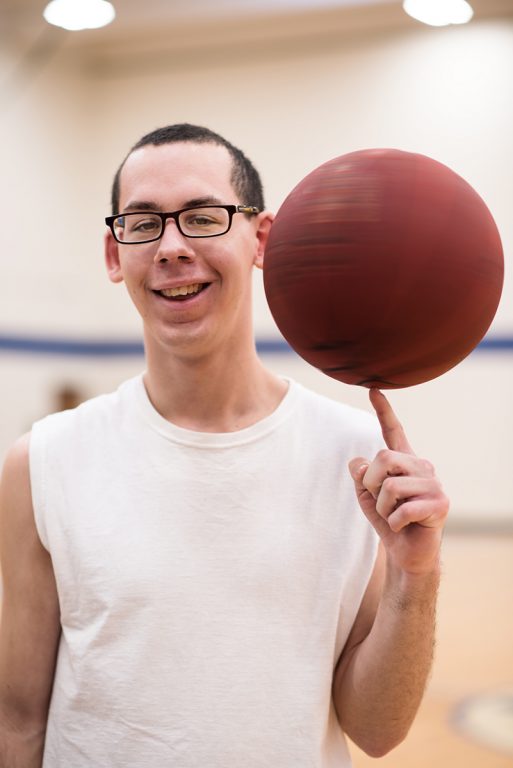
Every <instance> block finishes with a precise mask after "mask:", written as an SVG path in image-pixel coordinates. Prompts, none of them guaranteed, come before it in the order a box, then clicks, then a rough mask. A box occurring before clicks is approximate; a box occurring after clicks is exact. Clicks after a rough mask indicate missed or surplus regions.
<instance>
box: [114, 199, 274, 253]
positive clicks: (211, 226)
mask: <svg viewBox="0 0 513 768" xmlns="http://www.w3.org/2000/svg"><path fill="white" fill-rule="evenodd" d="M235 213H245V214H249V215H250V216H253V215H255V214H257V213H259V209H258V208H256V207H255V206H254V205H202V206H200V207H194V208H182V209H181V210H179V211H170V212H164V211H162V212H161V211H130V212H129V213H119V214H117V216H107V217H106V219H105V223H106V224H107V226H108V227H110V230H111V232H112V234H113V235H114V237H115V239H116V240H117V241H118V243H132V244H133V243H152V242H153V241H154V240H159V239H160V238H161V237H162V234H163V232H164V228H165V226H166V221H167V220H168V219H174V220H175V222H176V226H177V227H178V230H179V232H181V233H182V235H184V237H218V236H219V235H224V234H226V232H228V230H229V229H230V227H231V225H232V219H233V215H234V214H235Z"/></svg>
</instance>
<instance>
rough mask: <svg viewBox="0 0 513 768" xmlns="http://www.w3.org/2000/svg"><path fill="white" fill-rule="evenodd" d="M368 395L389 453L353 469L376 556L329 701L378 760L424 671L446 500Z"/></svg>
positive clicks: (408, 711) (381, 405)
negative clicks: (373, 532) (376, 544)
mask: <svg viewBox="0 0 513 768" xmlns="http://www.w3.org/2000/svg"><path fill="white" fill-rule="evenodd" d="M371 397H372V400H373V404H374V407H375V408H376V412H377V414H378V418H379V419H380V422H381V426H382V429H383V435H384V437H385V441H386V443H387V445H388V447H389V450H387V451H382V452H380V454H378V456H377V457H376V459H375V460H374V461H373V462H370V463H369V462H368V461H365V460H363V459H355V460H354V461H353V462H351V465H350V469H351V473H352V475H353V479H354V481H355V488H356V493H357V495H358V499H359V502H360V506H361V508H362V510H363V512H364V513H365V515H366V516H367V518H368V519H369V521H370V522H371V523H372V525H373V526H374V528H375V529H376V531H377V532H378V535H379V536H380V539H381V543H380V553H379V557H378V560H377V563H376V567H375V569H374V573H373V575H372V578H371V581H370V583H369V586H368V589H367V592H366V594H365V596H364V599H363V601H362V605H361V607H360V610H359V613H358V616H357V619H356V621H355V624H354V627H353V629H352V631H351V634H350V636H349V638H348V641H347V643H346V646H345V648H344V650H343V652H342V655H341V657H340V660H339V663H338V665H337V668H336V670H335V676H334V682H333V699H334V703H335V707H336V710H337V714H338V717H339V721H340V724H341V726H342V728H343V729H344V731H345V732H346V733H347V735H348V736H349V737H350V738H351V739H353V741H354V742H355V743H356V744H358V746H360V747H361V748H362V749H363V750H364V751H366V752H367V753H368V754H370V755H372V756H374V757H379V756H381V755H383V754H385V753H386V752H388V751H390V749H392V748H393V747H394V746H396V745H397V744H398V743H400V742H401V741H402V740H403V739H404V737H405V736H406V734H407V732H408V730H409V728H410V726H411V724H412V722H413V719H414V717H415V714H416V712H417V709H418V707H419V704H420V702H421V699H422V695H423V693H424V689H425V685H426V681H427V678H428V675H429V671H430V668H431V663H432V656H433V646H434V632H435V610H436V600H437V593H438V583H439V551H440V543H441V533H442V527H443V524H444V521H445V517H446V515H447V510H448V500H447V498H446V497H445V495H444V494H443V492H442V490H441V487H440V484H439V482H438V480H437V479H436V476H435V474H434V471H433V468H432V466H431V465H430V464H429V463H428V462H426V461H424V460H422V459H418V458H417V457H416V456H415V455H414V454H413V451H412V450H411V448H410V446H409V444H408V442H407V440H406V437H405V435H404V432H403V431H402V427H401V425H400V424H399V422H398V421H397V419H396V417H395V414H394V413H393V411H392V409H391V408H390V406H389V404H388V402H387V401H386V399H385V398H384V397H383V396H382V395H381V394H380V393H378V392H374V393H373V394H372V395H371Z"/></svg>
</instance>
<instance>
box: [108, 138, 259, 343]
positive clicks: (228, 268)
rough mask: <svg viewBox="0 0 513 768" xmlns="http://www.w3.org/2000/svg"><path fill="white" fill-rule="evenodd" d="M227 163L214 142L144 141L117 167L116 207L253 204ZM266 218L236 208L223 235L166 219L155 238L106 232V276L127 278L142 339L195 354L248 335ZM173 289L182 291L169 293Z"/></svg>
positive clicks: (121, 209)
mask: <svg viewBox="0 0 513 768" xmlns="http://www.w3.org/2000/svg"><path fill="white" fill-rule="evenodd" d="M231 169H232V160H231V157H230V155H229V153H228V151H227V150H226V149H225V148H224V147H222V146H219V145H216V144H195V143H192V142H181V143H174V144H164V145H161V146H157V147H156V146H146V147H142V148H141V149H138V150H136V151H135V152H133V153H132V154H131V155H130V156H129V157H128V159H127V161H126V163H125V165H124V167H123V170H122V172H121V183H120V207H119V212H120V213H123V212H125V211H127V210H137V209H139V210H147V209H149V208H151V209H152V210H155V211H176V210H179V209H181V208H186V207H188V206H191V205H201V204H203V205H207V204H210V205H212V204H216V203H219V204H237V203H242V204H247V205H251V204H252V202H253V201H252V200H239V199H238V196H237V195H236V193H235V191H234V189H233V187H232V183H231V181H230V174H231ZM270 223H271V216H270V215H269V214H261V215H259V216H254V217H252V218H251V219H248V218H247V217H246V216H244V215H242V214H235V215H234V217H233V222H232V227H231V229H230V231H229V232H227V233H226V234H225V235H221V236H219V237H212V238H198V239H196V238H194V239H192V238H186V237H184V236H183V235H182V234H180V232H179V231H178V229H177V227H176V224H175V222H174V221H173V220H172V219H168V221H167V225H166V228H165V231H164V233H163V235H162V238H161V239H160V240H159V241H156V242H153V243H141V244H133V245H118V244H117V243H115V241H114V239H113V238H112V235H108V236H107V239H106V261H107V268H108V272H109V276H110V279H111V280H112V281H113V282H121V281H124V282H125V284H126V286H127V289H128V291H129V294H130V296H131V298H132V300H133V302H134V304H135V306H136V308H137V309H138V311H139V313H140V315H141V317H142V319H143V322H144V327H145V337H146V344H147V347H148V346H151V347H152V348H153V349H162V348H168V349H173V350H174V351H175V352H180V354H184V355H198V354H205V353H208V352H210V351H213V350H214V349H218V348H219V345H222V344H225V345H226V344H227V345H228V349H229V348H230V345H232V347H233V349H235V348H237V345H238V344H240V343H243V344H244V343H246V341H248V340H251V337H252V325H251V291H252V288H251V283H252V280H251V276H252V269H253V266H255V265H256V266H261V264H262V258H263V248H264V245H265V241H266V238H267V234H268V230H269V227H270ZM176 289H181V294H182V295H179V296H171V295H170V293H171V292H173V293H177V291H176ZM186 291H187V293H185V292H186ZM166 294H167V295H166ZM234 345H235V346H234ZM148 351H149V350H148Z"/></svg>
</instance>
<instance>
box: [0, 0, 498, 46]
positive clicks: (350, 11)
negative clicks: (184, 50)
mask: <svg viewBox="0 0 513 768" xmlns="http://www.w3.org/2000/svg"><path fill="white" fill-rule="evenodd" d="M111 1H112V2H113V4H114V5H115V8H116V19H115V21H114V22H113V23H112V24H111V25H109V26H108V27H104V28H103V29H100V30H86V31H82V32H71V33H69V32H64V31H63V30H56V28H51V27H50V26H49V25H47V24H46V22H45V21H44V20H43V18H42V12H43V10H44V8H45V5H46V3H47V0H0V45H9V46H12V45H17V44H18V45H22V46H24V45H27V44H30V42H31V41H33V40H34V38H37V37H38V36H44V35H47V36H49V35H51V34H54V35H60V36H61V37H64V36H65V37H66V45H68V46H72V47H76V48H84V49H87V48H88V47H93V48H94V47H95V46H98V45H100V46H104V45H105V43H107V42H108V44H109V45H117V44H122V45H126V44H127V42H130V41H131V40H133V41H134V42H139V41H140V40H141V39H142V38H145V39H146V40H147V39H148V38H149V37H150V38H151V39H153V38H154V39H155V41H158V40H159V39H161V40H162V39H166V40H167V41H168V42H169V41H172V42H173V45H174V46H175V45H178V46H180V45H182V46H186V45H189V44H190V43H191V41H192V40H193V39H194V40H196V41H197V42H198V41H199V43H201V42H202V41H204V40H205V39H207V38H208V39H209V42H210V43H212V38H213V36H214V35H215V36H216V38H218V39H219V41H220V42H222V41H224V40H225V39H228V38H230V36H231V37H232V38H233V37H234V36H239V37H240V33H241V30H243V29H244V31H245V34H246V35H247V34H249V33H253V34H255V35H260V36H263V35H266V36H271V37H272V36H273V35H276V34H277V30H278V28H279V29H280V34H287V33H288V34H289V36H290V35H294V34H295V33H296V32H299V31H300V30H302V33H303V34H304V33H305V32H307V31H308V30H309V29H310V30H312V32H314V33H315V32H316V31H322V29H325V30H333V29H335V30H338V29H340V30H344V29H345V30H346V31H351V30H352V29H355V28H359V29H362V28H365V29H370V28H383V27H386V26H388V27H390V26H396V27H397V26H405V25H408V24H410V25H411V24H414V25H418V22H415V21H413V20H412V19H410V18H409V17H408V16H407V15H406V14H405V13H404V12H403V11H402V8H401V2H400V0H111ZM471 2H472V5H473V7H474V11H475V18H476V19H477V18H485V17H493V16H511V17H512V18H513V0H471Z"/></svg>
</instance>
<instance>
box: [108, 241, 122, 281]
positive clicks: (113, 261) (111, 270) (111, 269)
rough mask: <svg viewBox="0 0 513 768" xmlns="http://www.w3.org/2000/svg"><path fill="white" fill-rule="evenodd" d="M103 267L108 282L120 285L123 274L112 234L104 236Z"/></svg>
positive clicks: (116, 245)
mask: <svg viewBox="0 0 513 768" xmlns="http://www.w3.org/2000/svg"><path fill="white" fill-rule="evenodd" d="M105 265H106V267H107V274H108V276H109V280H111V281H112V282H113V283H122V282H123V274H122V272H121V264H120V262H119V249H118V244H117V242H116V241H115V240H114V236H113V234H112V232H107V234H106V235H105Z"/></svg>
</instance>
